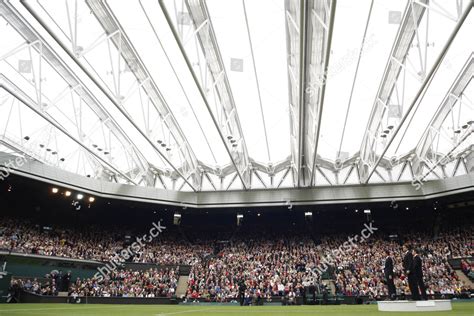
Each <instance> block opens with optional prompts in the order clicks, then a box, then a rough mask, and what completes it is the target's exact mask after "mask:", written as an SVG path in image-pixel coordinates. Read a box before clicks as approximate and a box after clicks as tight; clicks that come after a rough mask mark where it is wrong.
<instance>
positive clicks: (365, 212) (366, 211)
mask: <svg viewBox="0 0 474 316" xmlns="http://www.w3.org/2000/svg"><path fill="white" fill-rule="evenodd" d="M370 213H372V211H371V210H364V214H370Z"/></svg>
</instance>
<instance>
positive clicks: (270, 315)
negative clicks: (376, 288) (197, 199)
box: [0, 302, 474, 316]
mask: <svg viewBox="0 0 474 316" xmlns="http://www.w3.org/2000/svg"><path fill="white" fill-rule="evenodd" d="M0 315H1V316H20V315H21V316H38V315H42V316H46V315H48V316H59V315H61V316H106V315H107V316H108V315H110V316H142V315H143V316H167V315H192V316H205V315H206V316H207V315H210V316H220V315H231V316H234V315H235V316H237V315H250V316H251V315H255V316H290V315H302V316H303V315H331V316H339V315H340V316H348V315H349V316H350V315H361V316H362V315H363V316H372V315H387V316H393V315H405V316H406V315H425V316H428V315H437V316H444V315H465V316H473V315H474V302H460V303H453V310H452V311H450V312H432V313H429V312H425V313H407V312H405V313H389V312H379V311H378V310H377V305H338V306H255V307H249V306H243V307H240V306H219V305H205V306H194V305H191V306H190V305H98V304H97V305H95V304H94V305H92V304H90V305H71V304H11V305H9V304H1V305H0Z"/></svg>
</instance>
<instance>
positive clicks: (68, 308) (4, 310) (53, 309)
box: [0, 304, 123, 313]
mask: <svg viewBox="0 0 474 316" xmlns="http://www.w3.org/2000/svg"><path fill="white" fill-rule="evenodd" d="M78 305H86V304H78ZM87 305H89V306H84V307H79V306H77V307H76V306H74V307H61V308H23V309H0V313H16V312H36V311H61V310H76V309H80V310H82V309H90V308H96V309H97V308H111V307H117V308H118V307H123V306H122V305H112V304H110V306H90V305H91V304H87Z"/></svg>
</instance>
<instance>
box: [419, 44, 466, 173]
mask: <svg viewBox="0 0 474 316" xmlns="http://www.w3.org/2000/svg"><path fill="white" fill-rule="evenodd" d="M473 74H474V53H473V54H471V55H470V56H469V58H468V59H467V61H466V63H465V64H464V66H463V68H462V70H461V71H460V72H459V75H458V76H457V77H456V79H455V81H454V82H453V84H452V85H451V87H450V89H449V91H448V92H447V93H446V96H445V97H444V99H443V101H442V102H441V104H440V105H439V107H438V110H437V111H436V113H435V115H434V116H433V118H432V120H431V122H430V124H429V125H428V126H427V127H426V130H425V132H424V133H423V135H422V137H421V139H420V141H419V142H418V144H417V146H416V149H415V155H414V157H413V159H412V164H413V172H414V173H415V177H420V176H421V175H422V173H423V167H424V165H428V166H429V165H430V163H428V162H427V160H429V158H430V156H431V155H430V153H431V152H433V148H432V145H433V143H434V142H435V140H436V139H437V137H439V131H440V129H441V126H442V125H443V122H444V121H445V120H446V117H447V116H448V115H449V113H450V112H451V111H452V110H453V106H454V104H455V103H456V102H458V99H459V97H460V96H461V95H462V94H463V92H464V90H465V89H466V87H467V86H468V85H469V83H470V82H471V80H472V77H473ZM466 119H467V118H466Z"/></svg>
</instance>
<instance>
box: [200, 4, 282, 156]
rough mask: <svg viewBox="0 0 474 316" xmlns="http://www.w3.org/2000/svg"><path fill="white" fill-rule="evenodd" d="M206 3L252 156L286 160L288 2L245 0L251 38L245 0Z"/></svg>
mask: <svg viewBox="0 0 474 316" xmlns="http://www.w3.org/2000/svg"><path fill="white" fill-rule="evenodd" d="M207 6H208V8H209V12H210V16H211V19H212V23H213V26H214V29H215V32H216V36H217V40H218V42H219V47H220V49H221V53H222V57H223V59H224V64H225V66H226V70H227V74H228V76H229V80H230V83H231V87H232V92H233V94H234V98H235V101H236V104H237V109H238V113H239V116H240V118H241V123H242V128H243V131H244V134H245V137H246V140H247V147H248V150H249V154H250V156H251V157H252V158H254V159H255V160H257V161H261V162H275V161H280V160H283V159H285V158H286V157H288V156H289V155H290V147H289V144H290V139H289V137H290V133H289V117H288V109H289V107H288V81H287V80H288V79H287V78H288V74H287V71H288V68H287V62H286V40H285V19H284V15H285V11H284V2H283V1H245V9H246V14H247V21H248V29H249V30H250V36H251V39H249V35H248V31H247V24H246V18H245V12H244V7H243V2H242V1H241V0H232V1H218V0H212V1H207ZM250 40H251V41H252V48H253V53H254V57H255V65H254V64H253V59H252V52H251V47H250ZM254 66H255V68H256V74H257V75H256V76H255V72H254V68H253V67H254ZM257 80H258V86H257ZM258 88H259V89H258ZM259 92H260V97H261V100H262V107H263V118H262V115H261V112H260V101H259V95H258V94H259ZM263 119H264V120H265V125H266V129H267V130H266V133H267V137H268V145H269V151H270V157H268V154H267V149H266V148H267V147H266V146H267V145H266V140H265V130H264V123H263Z"/></svg>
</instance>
